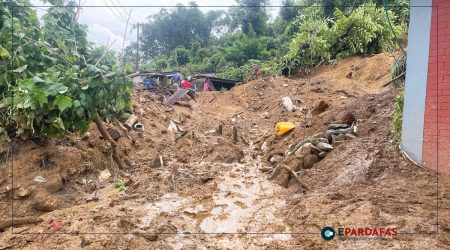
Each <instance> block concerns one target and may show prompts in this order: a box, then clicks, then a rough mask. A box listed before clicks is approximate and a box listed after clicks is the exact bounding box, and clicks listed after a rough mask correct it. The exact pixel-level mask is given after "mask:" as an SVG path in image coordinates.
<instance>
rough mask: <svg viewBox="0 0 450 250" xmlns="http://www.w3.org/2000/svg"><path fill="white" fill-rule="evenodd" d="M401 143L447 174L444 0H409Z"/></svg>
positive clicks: (448, 47)
mask: <svg viewBox="0 0 450 250" xmlns="http://www.w3.org/2000/svg"><path fill="white" fill-rule="evenodd" d="M408 32H409V33H408V57H407V67H406V87H405V101H404V111H403V127H402V139H401V146H402V148H403V150H404V151H405V152H406V153H407V154H408V156H409V157H410V158H411V159H413V160H414V161H416V162H417V163H419V164H421V165H422V166H424V167H427V168H429V169H432V170H435V171H438V172H441V173H450V1H448V0H412V1H411V13H410V24H409V31H408Z"/></svg>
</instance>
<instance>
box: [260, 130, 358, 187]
mask: <svg viewBox="0 0 450 250" xmlns="http://www.w3.org/2000/svg"><path fill="white" fill-rule="evenodd" d="M357 131H358V127H357V125H355V124H352V125H351V127H349V125H347V124H330V125H329V126H328V129H327V131H326V132H323V133H317V134H315V135H313V136H311V137H308V138H305V139H303V140H302V141H300V142H298V143H296V144H292V145H290V146H289V148H288V149H287V150H286V151H285V153H284V155H281V154H279V153H278V154H271V155H269V157H268V158H267V162H268V163H269V165H271V166H272V167H273V169H270V168H267V167H262V168H261V170H262V171H263V172H268V174H270V177H269V180H272V181H274V182H276V183H278V184H279V185H280V186H283V187H287V186H288V183H289V181H290V179H291V178H292V177H295V178H296V179H297V181H298V182H300V179H299V177H297V173H296V172H299V171H301V170H303V169H311V168H312V167H313V166H314V164H316V163H318V162H319V161H321V160H322V159H323V158H324V157H326V155H327V154H328V153H329V152H330V151H332V150H333V149H334V147H333V146H338V145H340V144H342V143H343V142H344V141H346V140H352V139H355V138H356V134H357ZM263 145H264V143H263ZM301 185H302V186H305V187H307V185H306V184H304V183H303V182H301ZM308 189H309V188H308Z"/></svg>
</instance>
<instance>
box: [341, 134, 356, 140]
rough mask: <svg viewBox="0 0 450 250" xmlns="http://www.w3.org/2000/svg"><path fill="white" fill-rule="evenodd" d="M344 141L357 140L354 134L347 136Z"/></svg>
mask: <svg viewBox="0 0 450 250" xmlns="http://www.w3.org/2000/svg"><path fill="white" fill-rule="evenodd" d="M344 139H345V140H353V139H356V136H354V135H352V134H345V135H344Z"/></svg>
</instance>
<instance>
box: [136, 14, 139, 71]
mask: <svg viewBox="0 0 450 250" xmlns="http://www.w3.org/2000/svg"><path fill="white" fill-rule="evenodd" d="M136 72H139V23H137V36H136Z"/></svg>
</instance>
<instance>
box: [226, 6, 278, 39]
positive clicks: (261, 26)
mask: <svg viewBox="0 0 450 250" xmlns="http://www.w3.org/2000/svg"><path fill="white" fill-rule="evenodd" d="M236 3H237V6H234V7H232V8H231V9H230V16H231V17H232V23H231V27H232V28H234V27H240V28H241V30H242V31H243V32H244V33H245V34H250V33H251V32H255V33H256V34H258V35H262V34H264V33H265V30H266V24H267V20H268V19H269V8H268V7H266V6H268V5H270V1H268V0H236ZM244 6H247V7H244ZM248 6H255V7H248Z"/></svg>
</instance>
